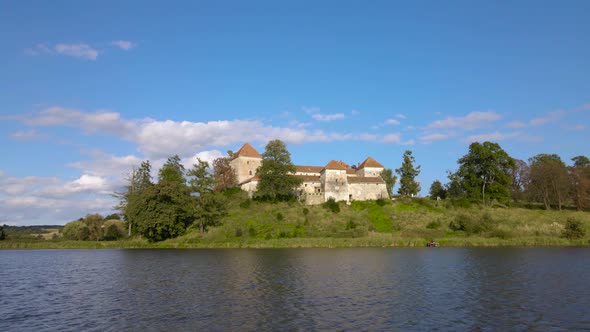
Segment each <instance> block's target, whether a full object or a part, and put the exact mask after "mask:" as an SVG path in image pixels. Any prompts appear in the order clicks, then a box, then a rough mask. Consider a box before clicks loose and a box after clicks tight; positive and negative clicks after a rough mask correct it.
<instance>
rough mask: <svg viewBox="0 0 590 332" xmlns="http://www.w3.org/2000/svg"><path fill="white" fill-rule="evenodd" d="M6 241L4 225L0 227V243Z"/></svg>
mask: <svg viewBox="0 0 590 332" xmlns="http://www.w3.org/2000/svg"><path fill="white" fill-rule="evenodd" d="M4 239H6V233H4V225H0V241H2V240H4Z"/></svg>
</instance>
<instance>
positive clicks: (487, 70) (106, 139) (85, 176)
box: [0, 1, 590, 225]
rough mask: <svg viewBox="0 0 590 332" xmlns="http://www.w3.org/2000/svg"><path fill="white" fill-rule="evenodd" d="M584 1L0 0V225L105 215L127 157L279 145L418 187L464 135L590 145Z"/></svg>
mask: <svg viewBox="0 0 590 332" xmlns="http://www.w3.org/2000/svg"><path fill="white" fill-rule="evenodd" d="M588 12H590V2H588V1H516V2H508V1H493V2H492V1H486V2H484V1H412V2H405V3H404V2H397V1H370V2H366V1H365V2H362V1H232V2H226V1H185V2H180V1H171V2H165V1H160V2H154V1H100V2H96V1H95V2H82V1H3V2H2V3H1V4H0V41H1V44H0V51H1V52H0V142H1V144H0V154H1V155H2V156H3V157H2V158H1V159H0V222H1V223H7V224H15V225H32V224H64V223H66V222H68V221H70V220H72V219H76V218H78V217H80V216H83V215H85V214H87V213H92V212H100V213H110V212H112V211H111V207H112V206H113V205H114V204H115V202H114V201H113V199H112V198H111V196H110V193H112V192H113V191H115V190H117V189H118V188H120V187H121V185H122V184H124V178H125V175H126V174H127V173H128V172H129V171H130V170H131V168H132V167H133V166H134V165H138V164H139V163H140V162H141V160H145V159H149V160H151V161H152V163H153V164H154V165H156V167H158V166H160V165H161V164H162V163H163V161H164V160H165V158H166V157H168V156H170V155H173V154H179V155H180V156H181V157H182V158H183V160H184V161H185V162H186V164H187V165H190V164H191V163H192V162H194V160H195V157H196V156H199V157H201V158H204V159H207V160H211V159H212V158H215V157H217V156H220V155H221V154H224V153H225V152H226V151H227V150H230V149H231V150H236V149H238V148H239V147H240V146H241V145H242V143H244V142H250V143H251V144H253V145H254V146H255V147H256V148H257V149H259V151H260V152H262V151H263V150H264V145H265V143H266V142H268V140H271V139H275V138H279V139H282V140H283V141H285V142H286V143H287V145H288V148H289V150H290V151H291V154H292V159H293V161H294V162H295V163H296V164H302V165H325V164H327V163H328V162H329V161H330V159H336V160H343V161H345V162H347V163H349V164H354V163H358V162H361V161H362V160H364V159H365V158H366V157H367V156H372V157H373V158H375V159H376V160H378V161H379V162H381V163H382V164H383V165H385V166H386V167H388V168H392V169H395V168H397V167H399V166H400V164H401V159H402V155H403V152H404V151H405V150H406V149H409V150H412V151H413V153H414V155H415V157H416V162H417V164H419V165H421V167H422V173H421V174H420V176H419V177H418V180H419V181H420V182H421V184H422V194H426V193H427V191H428V188H429V187H430V184H431V183H432V181H434V180H436V179H438V180H441V181H443V182H446V180H447V179H446V171H447V170H455V169H456V167H457V164H456V161H457V159H459V158H460V157H461V156H462V155H464V154H465V153H466V152H467V149H468V145H469V143H471V142H473V141H482V142H483V141H485V140H491V141H495V142H498V143H499V144H500V145H501V146H502V147H503V148H504V149H505V150H506V151H507V152H508V153H509V154H510V155H511V156H513V157H515V158H519V159H524V160H526V159H528V158H529V157H532V156H533V155H535V154H538V153H557V154H559V155H560V156H561V157H562V159H563V160H564V161H566V163H570V158H572V157H574V156H577V155H586V156H588V155H590V148H589V144H588V142H589V139H590V134H589V128H588V127H589V125H590V80H589V77H590V75H589V74H590V21H589V20H588V17H587V13H588Z"/></svg>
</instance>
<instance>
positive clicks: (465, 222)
mask: <svg viewBox="0 0 590 332" xmlns="http://www.w3.org/2000/svg"><path fill="white" fill-rule="evenodd" d="M478 219H479V218H477V217H476V216H473V215H470V214H465V213H461V214H459V215H457V216H456V217H455V220H453V221H451V222H450V223H449V228H450V229H452V230H454V231H463V232H465V233H467V234H480V233H483V232H486V231H489V230H491V229H492V227H493V219H492V217H491V215H490V214H489V213H485V214H484V215H483V216H482V217H481V219H480V220H478Z"/></svg>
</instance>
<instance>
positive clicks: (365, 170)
mask: <svg viewBox="0 0 590 332" xmlns="http://www.w3.org/2000/svg"><path fill="white" fill-rule="evenodd" d="M383 169H384V167H383V165H381V164H380V163H379V162H377V160H375V159H373V158H371V157H367V159H365V161H363V162H362V163H361V164H360V165H359V166H358V168H357V171H356V175H357V176H363V177H368V178H374V177H379V176H381V172H382V171H383Z"/></svg>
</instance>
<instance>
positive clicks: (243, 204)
mask: <svg viewBox="0 0 590 332" xmlns="http://www.w3.org/2000/svg"><path fill="white" fill-rule="evenodd" d="M250 205H252V200H251V199H247V200H245V201H243V202H241V203H240V207H241V208H242V209H247V208H249V207H250Z"/></svg>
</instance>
